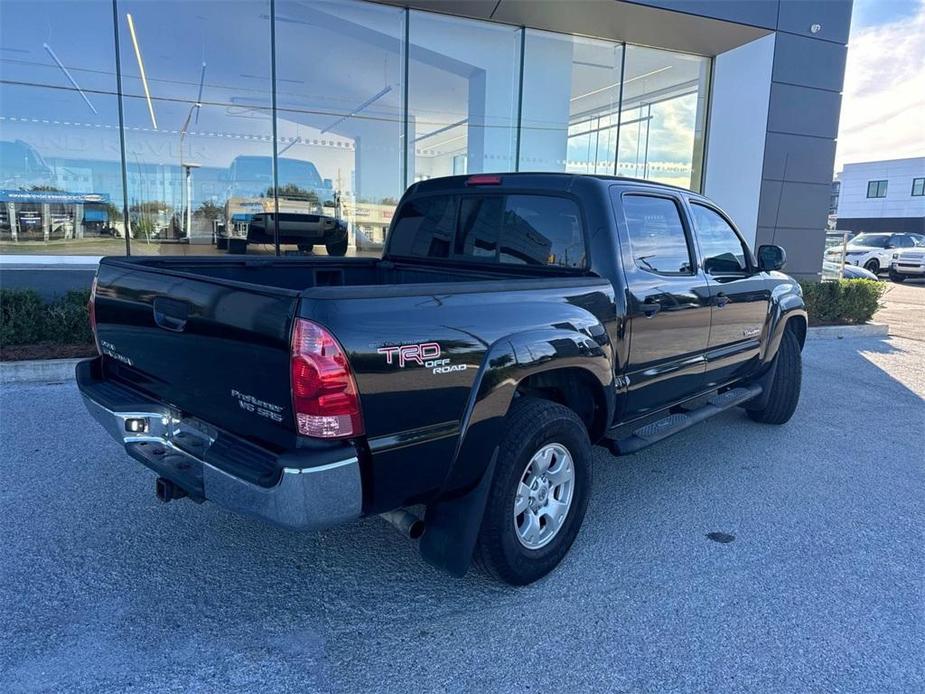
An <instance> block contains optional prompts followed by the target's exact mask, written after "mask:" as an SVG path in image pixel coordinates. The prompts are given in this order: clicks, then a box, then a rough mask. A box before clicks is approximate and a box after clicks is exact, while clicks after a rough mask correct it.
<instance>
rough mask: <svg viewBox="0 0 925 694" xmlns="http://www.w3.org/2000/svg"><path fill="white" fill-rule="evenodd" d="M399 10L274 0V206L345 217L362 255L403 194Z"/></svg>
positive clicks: (378, 239)
mask: <svg viewBox="0 0 925 694" xmlns="http://www.w3.org/2000/svg"><path fill="white" fill-rule="evenodd" d="M405 16H406V12H405V11H404V10H402V9H399V8H395V7H386V6H383V5H374V4H371V3H364V2H344V1H343V0H338V1H336V2H332V1H319V0H278V1H277V3H276V64H277V68H276V70H277V79H276V90H277V121H276V122H277V132H278V137H279V151H278V155H279V186H280V196H279V200H280V209H281V210H282V209H283V208H284V207H285V208H286V209H292V210H296V211H303V208H304V211H305V212H308V213H312V212H319V213H322V214H324V215H325V216H327V217H330V216H331V215H332V214H333V215H334V217H336V218H337V219H343V220H345V221H348V222H349V223H350V228H351V232H352V236H353V237H354V238H353V240H354V241H355V243H356V247H357V249H358V250H360V251H363V250H367V249H375V248H377V247H380V246H381V244H382V242H383V240H384V238H385V232H386V230H387V229H388V225H389V222H390V221H391V219H392V214H393V213H394V212H395V206H396V204H397V203H398V198H400V197H401V194H402V192H403V190H404V188H403V186H402V178H403V172H402V152H401V136H402V128H403V118H404V113H403V107H402V104H403V98H404V74H405V71H404V35H405V26H404V25H405ZM319 36H323V37H324V40H323V41H319V40H318V37H319ZM321 248H322V246H317V247H316V251H317V250H320V249H321Z"/></svg>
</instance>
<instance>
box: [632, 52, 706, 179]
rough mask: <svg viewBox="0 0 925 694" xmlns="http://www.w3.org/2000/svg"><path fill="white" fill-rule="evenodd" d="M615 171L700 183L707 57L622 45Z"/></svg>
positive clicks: (649, 177)
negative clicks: (620, 99)
mask: <svg viewBox="0 0 925 694" xmlns="http://www.w3.org/2000/svg"><path fill="white" fill-rule="evenodd" d="M625 64H626V67H625V71H624V80H623V117H622V121H621V128H620V150H619V156H618V160H617V174H618V175H621V176H631V177H634V178H646V179H649V180H652V181H659V182H660V183H669V184H672V185H677V186H681V187H682V188H689V189H691V190H699V189H700V181H701V175H702V171H701V168H702V164H703V142H704V132H705V127H706V104H707V93H708V88H709V84H708V83H709V74H710V60H709V58H701V57H699V56H692V55H684V54H681V53H672V52H670V51H661V50H656V49H654V48H643V47H641V46H627V47H626V63H625Z"/></svg>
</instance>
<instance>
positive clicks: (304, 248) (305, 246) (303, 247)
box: [299, 243, 315, 253]
mask: <svg viewBox="0 0 925 694" xmlns="http://www.w3.org/2000/svg"><path fill="white" fill-rule="evenodd" d="M313 250H315V244H313V243H302V244H299V253H311V252H312V251H313Z"/></svg>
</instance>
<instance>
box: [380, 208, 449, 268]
mask: <svg viewBox="0 0 925 694" xmlns="http://www.w3.org/2000/svg"><path fill="white" fill-rule="evenodd" d="M455 232H456V197H455V196H451V195H433V196H430V197H426V198H418V199H417V200H414V201H412V202H409V203H408V204H406V205H404V206H403V207H402V208H401V210H400V211H399V213H398V219H397V220H396V221H395V229H394V231H393V232H392V236H391V238H390V240H389V253H390V254H391V255H400V256H410V257H415V256H416V257H424V258H427V257H430V258H446V257H448V256H449V254H450V246H451V244H452V242H453V235H454V234H455Z"/></svg>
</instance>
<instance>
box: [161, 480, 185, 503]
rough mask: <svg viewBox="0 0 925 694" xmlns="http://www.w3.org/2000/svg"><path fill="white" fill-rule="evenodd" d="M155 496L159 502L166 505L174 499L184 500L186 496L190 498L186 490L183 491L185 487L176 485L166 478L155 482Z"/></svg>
mask: <svg viewBox="0 0 925 694" xmlns="http://www.w3.org/2000/svg"><path fill="white" fill-rule="evenodd" d="M154 495H155V496H156V497H157V500H158V501H160V502H162V503H165V504H166V503H167V502H168V501H173V500H174V499H182V498H183V497H184V496H188V494H187V493H186V490H185V489H183V487H181V486H180V485H178V484H174V483H173V482H171V481H170V480H168V479H166V478H164V477H158V478H157V480H156V481H155V482H154Z"/></svg>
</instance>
